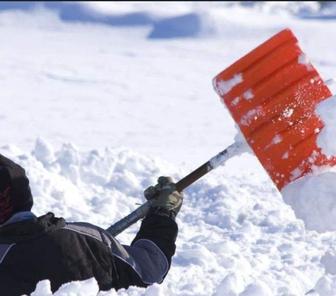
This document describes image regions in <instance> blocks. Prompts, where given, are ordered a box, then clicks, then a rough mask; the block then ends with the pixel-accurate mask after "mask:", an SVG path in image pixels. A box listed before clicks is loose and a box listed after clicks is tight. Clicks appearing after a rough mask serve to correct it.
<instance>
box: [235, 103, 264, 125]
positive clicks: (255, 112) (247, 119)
mask: <svg viewBox="0 0 336 296" xmlns="http://www.w3.org/2000/svg"><path fill="white" fill-rule="evenodd" d="M262 113H263V109H262V107H257V108H255V109H252V110H250V111H248V112H247V113H246V114H245V115H244V116H243V117H242V118H241V120H240V124H241V125H245V126H248V125H250V124H251V122H252V121H253V120H256V119H257V118H258V116H259V115H261V114H262Z"/></svg>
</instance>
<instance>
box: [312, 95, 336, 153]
mask: <svg viewBox="0 0 336 296" xmlns="http://www.w3.org/2000/svg"><path fill="white" fill-rule="evenodd" d="M316 113H317V114H318V116H319V117H320V118H321V119H322V121H323V123H324V125H325V126H324V127H323V128H322V130H321V132H320V133H319V135H318V138H317V145H318V146H319V147H320V148H321V149H322V151H323V153H324V154H325V155H327V156H332V155H336V143H335V141H331V140H330V139H335V136H336V97H331V98H328V99H326V100H324V101H322V102H321V103H319V105H318V106H317V108H316Z"/></svg>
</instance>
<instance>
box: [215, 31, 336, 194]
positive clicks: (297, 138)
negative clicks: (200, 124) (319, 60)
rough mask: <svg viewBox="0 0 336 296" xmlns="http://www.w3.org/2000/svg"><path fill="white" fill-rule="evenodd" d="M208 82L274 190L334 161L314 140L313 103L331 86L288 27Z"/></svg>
mask: <svg viewBox="0 0 336 296" xmlns="http://www.w3.org/2000/svg"><path fill="white" fill-rule="evenodd" d="M213 84H214V88H215V90H216V92H217V93H218V94H219V96H220V97H221V98H222V100H223V102H224V103H225V105H226V107H227V108H228V109H229V111H230V113H231V115H232V117H233V118H234V120H235V121H236V123H237V124H238V126H239V128H240V130H241V131H242V133H243V135H244V136H245V139H246V141H247V142H248V144H249V145H250V146H251V148H252V149H253V151H254V153H255V154H256V156H257V157H258V159H259V161H260V162H261V164H262V165H263V167H264V168H265V169H266V171H267V172H268V174H269V176H270V177H271V179H272V180H273V182H274V183H275V184H276V186H277V187H278V189H279V190H281V189H282V188H283V187H284V186H285V185H286V184H288V183H290V182H292V181H294V180H295V179H297V178H299V177H301V176H303V175H305V174H307V173H308V172H310V171H311V170H312V167H313V166H321V165H325V164H333V165H335V164H336V159H335V158H329V159H328V158H327V157H326V156H325V155H324V154H322V153H321V150H320V149H319V148H318V147H317V144H316V139H317V135H318V133H319V132H320V130H321V129H322V128H323V123H322V121H321V120H320V118H319V117H318V116H317V115H316V114H315V112H314V111H315V107H316V104H317V103H319V102H320V101H322V100H324V99H326V98H328V97H330V96H331V92H330V90H329V89H328V87H327V86H326V85H325V83H324V82H323V80H322V79H321V77H320V75H319V74H318V73H317V71H316V69H315V68H314V67H313V66H312V64H311V63H309V62H308V60H307V58H306V56H305V55H304V53H303V52H302V50H301V49H300V47H299V46H298V44H297V39H296V38H295V36H294V35H293V33H292V32H291V31H290V30H288V29H286V30H283V31H281V32H280V33H278V34H276V35H275V36H273V37H272V38H271V39H269V40H267V41H266V42H265V43H263V44H261V45H260V46H258V47H257V48H256V49H254V50H253V51H251V52H250V53H248V54H247V55H245V56H244V57H242V58H241V59H240V60H238V61H237V62H235V63H234V64H232V65H231V66H230V67H228V68H227V69H225V70H224V71H223V72H221V73H220V74H218V75H217V76H216V77H215V78H214V80H213Z"/></svg>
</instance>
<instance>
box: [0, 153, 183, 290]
mask: <svg viewBox="0 0 336 296" xmlns="http://www.w3.org/2000/svg"><path fill="white" fill-rule="evenodd" d="M9 165H10V167H11V168H13V167H14V169H15V172H14V173H13V171H11V169H9V177H10V178H9V179H8V178H7V177H8V176H7V174H8V166H9ZM0 166H2V167H0V191H1V193H0V223H1V227H0V291H1V295H6V296H12V295H13V296H16V295H22V294H30V293H32V292H33V291H34V290H35V288H36V284H37V283H38V282H39V281H41V280H44V279H49V280H50V282H51V288H52V291H53V292H54V291H56V290H57V289H58V288H59V287H60V286H61V285H62V284H64V283H67V282H71V281H76V280H85V279H88V278H91V277H94V278H95V279H96V280H97V282H98V285H99V288H100V289H101V290H109V289H111V288H115V289H119V288H127V287H128V286H130V285H136V286H142V287H145V286H147V285H150V284H153V283H160V282H162V281H163V279H164V277H165V276H166V274H167V272H168V270H169V267H170V261H171V257H172V256H173V254H174V252H175V239H176V235H177V225H176V223H175V221H174V216H175V215H176V213H177V212H178V210H179V208H180V206H181V203H182V198H180V199H179V202H178V203H176V204H175V206H176V207H173V208H169V210H167V208H164V204H165V201H167V200H169V196H171V195H172V192H173V191H172V190H173V187H171V189H169V190H168V191H167V190H166V192H165V196H166V198H168V199H164V203H163V206H162V199H161V200H160V199H159V200H160V201H161V204H160V203H159V205H160V206H159V207H153V208H152V210H151V211H150V213H149V214H148V215H147V217H146V218H145V219H144V221H143V222H142V225H141V229H140V231H139V232H138V234H137V236H136V238H135V239H134V241H133V243H132V245H131V246H122V245H120V244H119V242H118V241H117V240H115V239H114V238H113V237H112V236H111V235H110V234H109V233H107V232H106V231H104V230H103V229H100V228H99V227H97V226H95V225H91V224H88V223H67V222H66V221H65V220H64V219H63V218H56V217H55V216H54V214H52V213H48V214H46V215H44V216H41V217H35V216H34V214H33V213H31V212H30V208H31V206H32V197H31V194H30V190H29V185H28V184H29V183H28V179H27V178H26V176H25V174H24V170H23V169H22V168H21V167H18V166H17V165H16V164H14V163H12V162H10V161H9V160H8V159H6V158H4V157H3V156H1V155H0ZM17 176H20V177H19V178H21V180H19V181H18V180H17ZM6 178H7V181H5V180H6ZM8 180H10V183H8ZM161 180H163V183H162V182H161V183H162V184H165V186H166V188H168V187H169V186H170V185H171V184H173V183H171V182H170V180H169V179H167V178H166V179H161ZM18 185H20V186H18ZM167 186H168V187H167ZM159 187H160V186H159ZM159 187H156V188H159ZM161 187H162V186H161ZM8 188H10V190H8ZM163 191H164V190H163ZM157 193H159V195H160V190H158V192H157ZM161 193H162V192H161ZM6 194H7V196H6ZM17 194H18V195H17ZM174 194H175V198H176V194H177V197H179V195H178V193H176V192H175V193H174ZM161 196H162V194H161ZM27 201H28V202H27ZM170 204H171V202H170ZM17 208H19V209H20V210H19V211H17V210H15V209H17ZM9 209H12V210H9ZM13 209H14V211H13ZM11 211H12V212H11ZM8 213H9V214H8ZM8 217H9V218H8Z"/></svg>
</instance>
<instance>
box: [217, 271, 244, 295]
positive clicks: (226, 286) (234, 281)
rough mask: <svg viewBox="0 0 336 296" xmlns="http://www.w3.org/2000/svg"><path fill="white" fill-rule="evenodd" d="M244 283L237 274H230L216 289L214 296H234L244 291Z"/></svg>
mask: <svg viewBox="0 0 336 296" xmlns="http://www.w3.org/2000/svg"><path fill="white" fill-rule="evenodd" d="M243 284H244V281H243V278H242V277H241V276H239V274H236V273H230V274H229V275H227V276H226V277H225V278H224V280H223V281H222V282H221V283H220V284H219V286H218V287H217V290H216V293H215V294H214V296H223V295H226V296H236V295H238V293H240V292H242V291H243V290H244V286H243Z"/></svg>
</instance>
